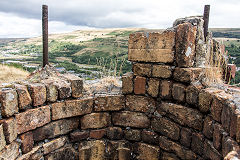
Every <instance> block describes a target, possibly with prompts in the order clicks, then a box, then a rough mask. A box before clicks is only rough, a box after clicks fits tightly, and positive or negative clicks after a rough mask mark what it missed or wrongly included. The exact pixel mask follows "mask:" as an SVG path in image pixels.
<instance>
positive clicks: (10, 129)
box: [0, 118, 17, 143]
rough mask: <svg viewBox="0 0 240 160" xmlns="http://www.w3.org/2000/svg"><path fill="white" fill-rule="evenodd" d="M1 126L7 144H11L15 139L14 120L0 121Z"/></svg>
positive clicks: (15, 125)
mask: <svg viewBox="0 0 240 160" xmlns="http://www.w3.org/2000/svg"><path fill="white" fill-rule="evenodd" d="M0 124H3V132H4V135H5V139H6V141H7V143H11V142H12V141H14V140H15V139H16V138H17V124H16V120H15V118H8V119H3V120H0Z"/></svg>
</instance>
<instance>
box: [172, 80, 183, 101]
mask: <svg viewBox="0 0 240 160" xmlns="http://www.w3.org/2000/svg"><path fill="white" fill-rule="evenodd" d="M185 94H186V86H185V85H183V84H180V83H174V84H173V87H172V97H173V99H174V100H176V101H178V102H185Z"/></svg>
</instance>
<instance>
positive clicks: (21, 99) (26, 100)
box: [15, 84, 32, 110]
mask: <svg viewBox="0 0 240 160" xmlns="http://www.w3.org/2000/svg"><path fill="white" fill-rule="evenodd" d="M15 88H16V91H17V94H18V107H19V109H20V110H21V109H22V110H24V109H27V108H28V107H29V106H30V105H31V104H32V99H31V96H30V94H29V92H28V89H27V87H26V86H24V85H19V84H16V85H15Z"/></svg>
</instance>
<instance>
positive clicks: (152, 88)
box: [147, 78, 159, 97]
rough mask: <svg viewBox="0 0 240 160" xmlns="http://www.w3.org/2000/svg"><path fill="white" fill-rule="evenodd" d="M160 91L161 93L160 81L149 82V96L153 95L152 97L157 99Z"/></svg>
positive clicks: (151, 79)
mask: <svg viewBox="0 0 240 160" xmlns="http://www.w3.org/2000/svg"><path fill="white" fill-rule="evenodd" d="M158 91H159V80H158V79H155V78H150V79H149V80H148V88H147V92H148V94H149V95H151V96H152V97H157V96H158Z"/></svg>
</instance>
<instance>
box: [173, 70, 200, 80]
mask: <svg viewBox="0 0 240 160" xmlns="http://www.w3.org/2000/svg"><path fill="white" fill-rule="evenodd" d="M202 72H203V69H202V68H179V67H177V68H175V70H174V72H173V78H174V79H175V80H176V81H179V82H185V83H190V82H192V81H195V80H197V79H198V78H199V75H200V73H202Z"/></svg>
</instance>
